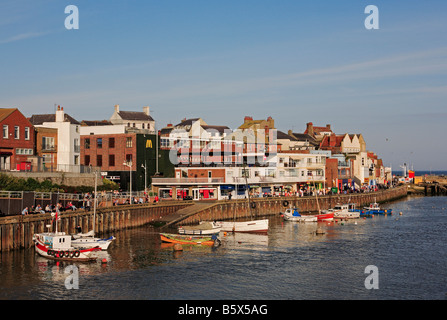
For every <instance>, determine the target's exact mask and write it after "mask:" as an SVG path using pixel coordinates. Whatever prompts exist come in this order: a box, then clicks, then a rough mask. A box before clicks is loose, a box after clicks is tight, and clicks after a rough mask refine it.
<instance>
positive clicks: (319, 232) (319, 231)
mask: <svg viewBox="0 0 447 320" xmlns="http://www.w3.org/2000/svg"><path fill="white" fill-rule="evenodd" d="M315 233H316V234H324V231H323V229H321V228H320V227H318V228H317V231H315Z"/></svg>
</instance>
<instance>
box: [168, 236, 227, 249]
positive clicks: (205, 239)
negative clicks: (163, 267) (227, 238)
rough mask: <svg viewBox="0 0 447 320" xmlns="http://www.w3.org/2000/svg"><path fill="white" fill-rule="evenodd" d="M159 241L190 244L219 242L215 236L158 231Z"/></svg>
mask: <svg viewBox="0 0 447 320" xmlns="http://www.w3.org/2000/svg"><path fill="white" fill-rule="evenodd" d="M160 238H161V241H163V242H168V243H179V244H192V245H204V246H213V245H215V244H216V243H220V240H219V239H218V238H217V236H215V235H213V236H193V235H183V234H172V233H160Z"/></svg>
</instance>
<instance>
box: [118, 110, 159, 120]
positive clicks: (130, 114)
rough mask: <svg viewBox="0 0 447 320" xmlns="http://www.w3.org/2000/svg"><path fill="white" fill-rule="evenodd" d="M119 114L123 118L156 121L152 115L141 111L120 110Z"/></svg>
mask: <svg viewBox="0 0 447 320" xmlns="http://www.w3.org/2000/svg"><path fill="white" fill-rule="evenodd" d="M118 115H119V116H120V117H121V119H123V120H138V121H154V119H153V118H152V117H151V116H148V115H147V114H146V113H144V112H140V111H120V112H118Z"/></svg>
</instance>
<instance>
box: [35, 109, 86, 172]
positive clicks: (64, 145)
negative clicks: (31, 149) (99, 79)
mask: <svg viewBox="0 0 447 320" xmlns="http://www.w3.org/2000/svg"><path fill="white" fill-rule="evenodd" d="M30 122H31V123H32V124H33V125H34V126H35V127H44V128H54V129H57V141H58V143H57V170H58V171H64V172H80V154H81V147H80V126H81V124H80V123H79V122H78V121H77V120H76V119H74V118H72V117H71V116H70V115H68V114H66V113H65V112H64V108H63V107H60V106H58V107H57V110H56V112H55V114H37V115H32V116H31V118H30Z"/></svg>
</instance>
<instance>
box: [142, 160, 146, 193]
mask: <svg viewBox="0 0 447 320" xmlns="http://www.w3.org/2000/svg"><path fill="white" fill-rule="evenodd" d="M141 168H144V192H146V188H147V163H146V161H145V162H144V165H143V164H141Z"/></svg>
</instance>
